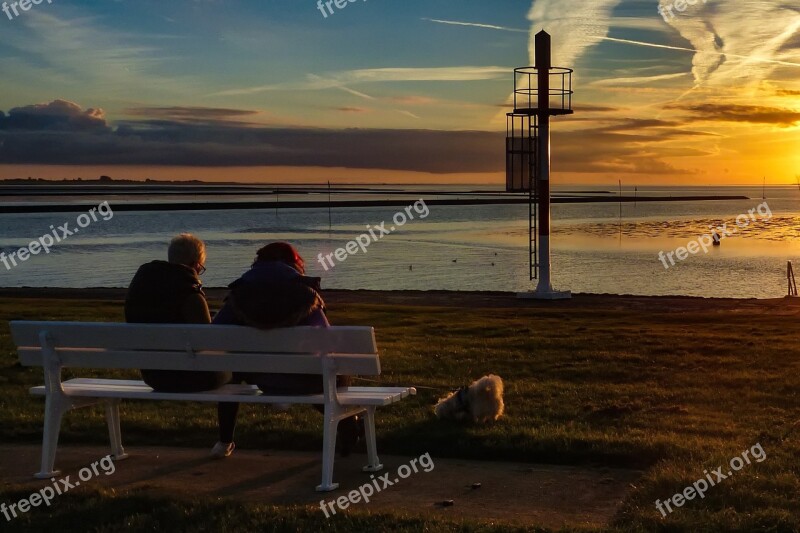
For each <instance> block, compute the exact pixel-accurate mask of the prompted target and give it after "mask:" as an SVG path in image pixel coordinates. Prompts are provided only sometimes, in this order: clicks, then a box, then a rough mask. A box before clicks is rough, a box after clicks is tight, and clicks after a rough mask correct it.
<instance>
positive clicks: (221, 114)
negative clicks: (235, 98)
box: [123, 106, 258, 122]
mask: <svg viewBox="0 0 800 533" xmlns="http://www.w3.org/2000/svg"><path fill="white" fill-rule="evenodd" d="M123 113H125V114H126V115H130V116H135V117H147V118H155V119H164V120H171V121H177V122H229V121H233V120H241V119H243V118H245V117H251V116H253V115H257V114H258V111H252V110H249V109H227V108H219V107H185V106H172V107H131V108H128V109H125V110H124V111H123Z"/></svg>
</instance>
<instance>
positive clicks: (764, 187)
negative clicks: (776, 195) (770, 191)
mask: <svg viewBox="0 0 800 533" xmlns="http://www.w3.org/2000/svg"><path fill="white" fill-rule="evenodd" d="M761 199H762V200H766V199H767V177H766V176H764V184H763V185H762V186H761Z"/></svg>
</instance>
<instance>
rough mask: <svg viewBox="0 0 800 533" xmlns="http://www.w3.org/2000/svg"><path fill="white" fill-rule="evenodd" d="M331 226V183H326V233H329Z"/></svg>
mask: <svg viewBox="0 0 800 533" xmlns="http://www.w3.org/2000/svg"><path fill="white" fill-rule="evenodd" d="M332 225H333V218H332V217H331V182H330V180H329V181H328V231H329V232H330V231H331V226H332Z"/></svg>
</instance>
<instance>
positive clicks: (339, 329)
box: [10, 321, 378, 354]
mask: <svg viewBox="0 0 800 533" xmlns="http://www.w3.org/2000/svg"><path fill="white" fill-rule="evenodd" d="M10 326H11V334H12V337H13V339H14V342H15V343H16V345H17V346H19V347H24V346H28V347H30V346H39V345H40V344H39V333H40V332H41V331H47V332H48V333H49V334H50V335H51V337H52V338H53V341H54V345H55V346H58V347H61V348H103V349H123V350H166V351H173V350H176V351H181V350H185V349H186V346H187V345H190V346H191V347H192V348H193V349H194V350H195V351H215V350H217V351H226V352H227V351H239V352H256V353H367V354H369V353H371V354H376V353H378V348H377V343H376V341H375V332H374V330H373V328H371V327H366V326H332V327H327V328H319V327H311V326H300V327H294V328H279V329H271V330H259V329H255V328H248V327H242V326H220V325H210V324H124V323H102V322H98V323H91V322H37V321H12V322H11V323H10Z"/></svg>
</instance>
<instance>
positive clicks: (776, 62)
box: [422, 18, 800, 67]
mask: <svg viewBox="0 0 800 533" xmlns="http://www.w3.org/2000/svg"><path fill="white" fill-rule="evenodd" d="M422 20H427V21H429V22H437V23H439V24H450V25H454V26H472V27H475V28H485V29H490V30H500V31H511V32H515V33H529V32H528V30H521V29H518V28H506V27H504V26H495V25H493V24H478V23H475V22H460V21H456V20H440V19H429V18H423V19H422ZM597 38H598V39H602V40H603V41H612V42H615V43H624V44H632V45H636V46H646V47H648V48H661V49H663V50H677V51H680V52H692V53H694V54H699V53H702V52H701V51H700V50H697V49H695V48H685V47H683V46H670V45H666V44H657V43H647V42H644V41H633V40H631V39H618V38H616V37H597ZM717 53H718V54H719V55H724V56H727V57H733V58H736V59H746V60H748V61H756V62H759V63H772V64H774V65H783V66H785V67H800V63H792V62H790V61H779V60H777V59H764V58H761V57H751V56H743V55H739V54H731V53H729V52H717Z"/></svg>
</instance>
